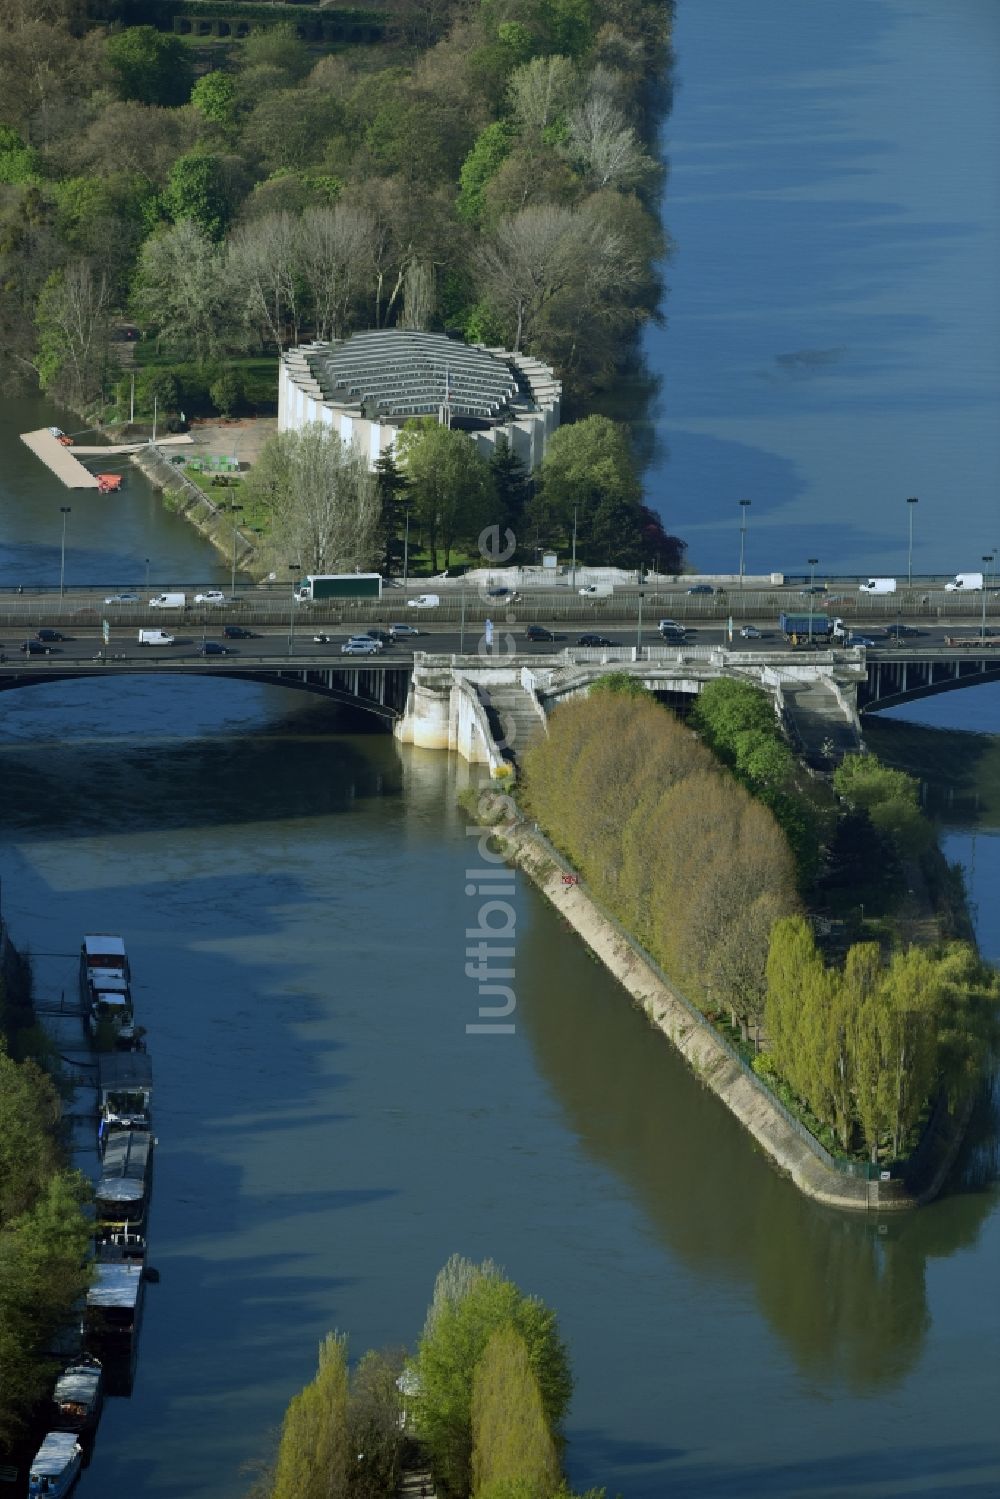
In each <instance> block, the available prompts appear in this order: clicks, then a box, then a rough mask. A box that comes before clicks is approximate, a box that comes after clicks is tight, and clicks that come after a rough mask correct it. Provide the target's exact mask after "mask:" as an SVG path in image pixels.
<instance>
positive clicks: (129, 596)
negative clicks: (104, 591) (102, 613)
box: [104, 593, 139, 604]
mask: <svg viewBox="0 0 1000 1499" xmlns="http://www.w3.org/2000/svg"><path fill="white" fill-rule="evenodd" d="M104 602H105V603H106V604H137V603H138V602H139V595H138V594H137V593H109V594H108V597H107V598H106V599H105V600H104Z"/></svg>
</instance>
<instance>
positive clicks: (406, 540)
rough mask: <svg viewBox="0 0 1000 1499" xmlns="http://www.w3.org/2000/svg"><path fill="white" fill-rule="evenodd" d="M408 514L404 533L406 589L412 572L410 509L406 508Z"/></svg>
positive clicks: (407, 506) (404, 576)
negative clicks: (407, 580)
mask: <svg viewBox="0 0 1000 1499" xmlns="http://www.w3.org/2000/svg"><path fill="white" fill-rule="evenodd" d="M404 511H405V514H406V526H405V529H404V531H403V587H404V588H405V587H406V579H407V577H408V576H409V572H410V507H409V505H406V506H405V507H404Z"/></svg>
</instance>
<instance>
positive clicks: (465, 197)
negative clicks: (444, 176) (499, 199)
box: [458, 120, 516, 224]
mask: <svg viewBox="0 0 1000 1499" xmlns="http://www.w3.org/2000/svg"><path fill="white" fill-rule="evenodd" d="M515 140H516V135H515V132H514V129H513V127H512V126H511V124H510V123H509V122H508V121H507V120H496V121H494V123H493V124H492V125H487V127H486V129H485V130H481V131H480V133H479V135H478V136H477V137H476V142H475V145H474V146H473V147H472V150H471V151H470V152H469V154H468V156H467V157H466V158H465V160H464V162H463V163H462V170H461V172H460V173H459V184H460V187H459V194H458V212H459V215H460V216H461V217H462V218H463V219H465V220H466V222H467V223H469V224H478V223H479V220H480V218H481V217H482V212H483V191H484V189H485V187H486V184H487V183H488V182H489V181H490V179H491V178H492V177H495V176H496V174H497V172H498V171H499V170H500V168H501V166H502V165H503V163H504V161H505V160H506V158H507V156H508V155H509V154H510V150H511V147H512V145H513V143H514V141H515Z"/></svg>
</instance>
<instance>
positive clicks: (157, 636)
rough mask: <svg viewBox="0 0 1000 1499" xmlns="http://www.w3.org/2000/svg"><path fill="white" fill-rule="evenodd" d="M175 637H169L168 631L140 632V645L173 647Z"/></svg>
mask: <svg viewBox="0 0 1000 1499" xmlns="http://www.w3.org/2000/svg"><path fill="white" fill-rule="evenodd" d="M173 643H174V637H173V636H172V635H168V634H167V632H166V630H140V631H139V644H140V645H173Z"/></svg>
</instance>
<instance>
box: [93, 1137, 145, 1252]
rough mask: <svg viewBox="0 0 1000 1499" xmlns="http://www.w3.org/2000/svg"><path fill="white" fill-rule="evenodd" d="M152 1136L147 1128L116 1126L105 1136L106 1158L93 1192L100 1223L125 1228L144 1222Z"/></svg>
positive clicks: (102, 1163)
mask: <svg viewBox="0 0 1000 1499" xmlns="http://www.w3.org/2000/svg"><path fill="white" fill-rule="evenodd" d="M152 1164H153V1137H152V1135H151V1134H150V1133H149V1130H148V1129H113V1130H110V1131H109V1132H108V1133H107V1134H106V1135H105V1137H104V1159H103V1161H102V1162H101V1175H100V1179H99V1181H98V1183H97V1187H96V1188H95V1191H94V1201H95V1203H96V1207H97V1217H98V1220H99V1222H101V1223H104V1224H113V1225H115V1226H116V1227H121V1228H125V1226H126V1225H136V1224H140V1225H141V1224H142V1223H144V1222H145V1218H146V1206H147V1202H148V1198H149V1178H150V1171H151V1169H152Z"/></svg>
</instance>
